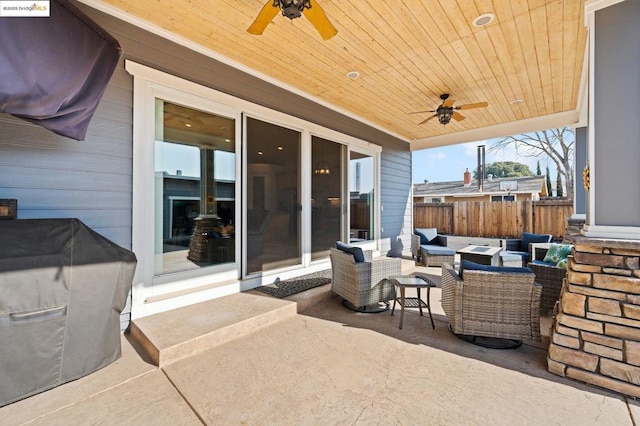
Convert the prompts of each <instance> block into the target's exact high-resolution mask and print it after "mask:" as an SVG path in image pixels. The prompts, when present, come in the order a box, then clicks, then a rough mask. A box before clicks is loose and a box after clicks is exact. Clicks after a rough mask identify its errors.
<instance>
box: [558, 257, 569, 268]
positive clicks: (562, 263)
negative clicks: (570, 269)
mask: <svg viewBox="0 0 640 426" xmlns="http://www.w3.org/2000/svg"><path fill="white" fill-rule="evenodd" d="M556 266H557V267H558V268H562V269H567V259H562V260H561V261H560V262H558V264H557V265H556Z"/></svg>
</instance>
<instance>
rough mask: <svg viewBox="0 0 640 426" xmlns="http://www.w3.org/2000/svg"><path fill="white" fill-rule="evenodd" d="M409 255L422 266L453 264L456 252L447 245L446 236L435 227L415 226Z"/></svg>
mask: <svg viewBox="0 0 640 426" xmlns="http://www.w3.org/2000/svg"><path fill="white" fill-rule="evenodd" d="M411 255H412V256H413V257H414V258H415V259H416V260H417V261H418V262H420V263H423V264H424V266H441V265H442V264H443V263H445V262H448V263H451V264H453V263H454V259H455V255H456V252H455V250H453V249H451V248H449V247H447V237H446V236H445V235H440V234H438V230H437V229H436V228H416V229H415V230H414V231H413V234H412V235H411Z"/></svg>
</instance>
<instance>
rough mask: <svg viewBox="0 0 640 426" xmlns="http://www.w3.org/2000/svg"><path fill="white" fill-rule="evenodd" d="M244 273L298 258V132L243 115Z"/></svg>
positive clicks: (299, 255)
mask: <svg viewBox="0 0 640 426" xmlns="http://www.w3.org/2000/svg"><path fill="white" fill-rule="evenodd" d="M246 138H247V144H246V157H247V194H246V200H247V207H246V208H247V224H246V231H247V239H246V241H247V244H246V256H247V273H248V274H252V273H257V272H261V271H268V270H272V269H277V268H281V267H285V266H291V265H298V264H300V263H301V262H302V260H301V259H302V254H301V238H300V237H301V235H300V234H301V229H300V209H301V208H300V206H301V204H300V180H301V179H300V144H301V142H300V141H301V135H300V132H297V131H295V130H291V129H287V128H284V127H281V126H277V125H275V124H271V123H266V122H264V121H260V120H256V119H253V118H250V117H248V118H247V133H246Z"/></svg>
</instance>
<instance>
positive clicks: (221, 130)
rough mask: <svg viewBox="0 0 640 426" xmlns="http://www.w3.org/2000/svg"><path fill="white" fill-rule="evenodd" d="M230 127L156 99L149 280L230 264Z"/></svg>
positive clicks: (232, 246)
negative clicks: (152, 240)
mask: <svg viewBox="0 0 640 426" xmlns="http://www.w3.org/2000/svg"><path fill="white" fill-rule="evenodd" d="M234 131H235V123H234V120H233V119H229V118H225V117H220V116H216V115H214V114H210V113H206V112H203V111H198V110H195V109H192V108H188V107H185V106H181V105H178V104H175V103H170V102H165V101H163V100H161V99H157V100H156V135H155V148H154V150H155V153H154V154H155V155H154V161H155V167H154V170H155V185H154V189H155V204H154V206H155V207H154V217H155V219H154V224H155V244H154V247H155V250H154V253H155V256H154V257H155V261H154V275H156V276H158V275H163V274H168V273H173V272H180V271H187V270H193V269H200V268H203V267H207V266H212V265H218V264H223V263H232V262H234V261H235V245H236V239H235V223H234V217H235V208H236V206H235V143H234Z"/></svg>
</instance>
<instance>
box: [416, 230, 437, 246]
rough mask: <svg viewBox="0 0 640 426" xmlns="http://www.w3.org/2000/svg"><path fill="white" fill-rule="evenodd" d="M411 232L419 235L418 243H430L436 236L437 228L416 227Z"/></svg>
mask: <svg viewBox="0 0 640 426" xmlns="http://www.w3.org/2000/svg"><path fill="white" fill-rule="evenodd" d="M413 233H414V234H416V235H417V236H419V237H420V245H423V244H430V243H431V241H433V240H435V239H436V238H438V229H437V228H416V229H414V230H413Z"/></svg>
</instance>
